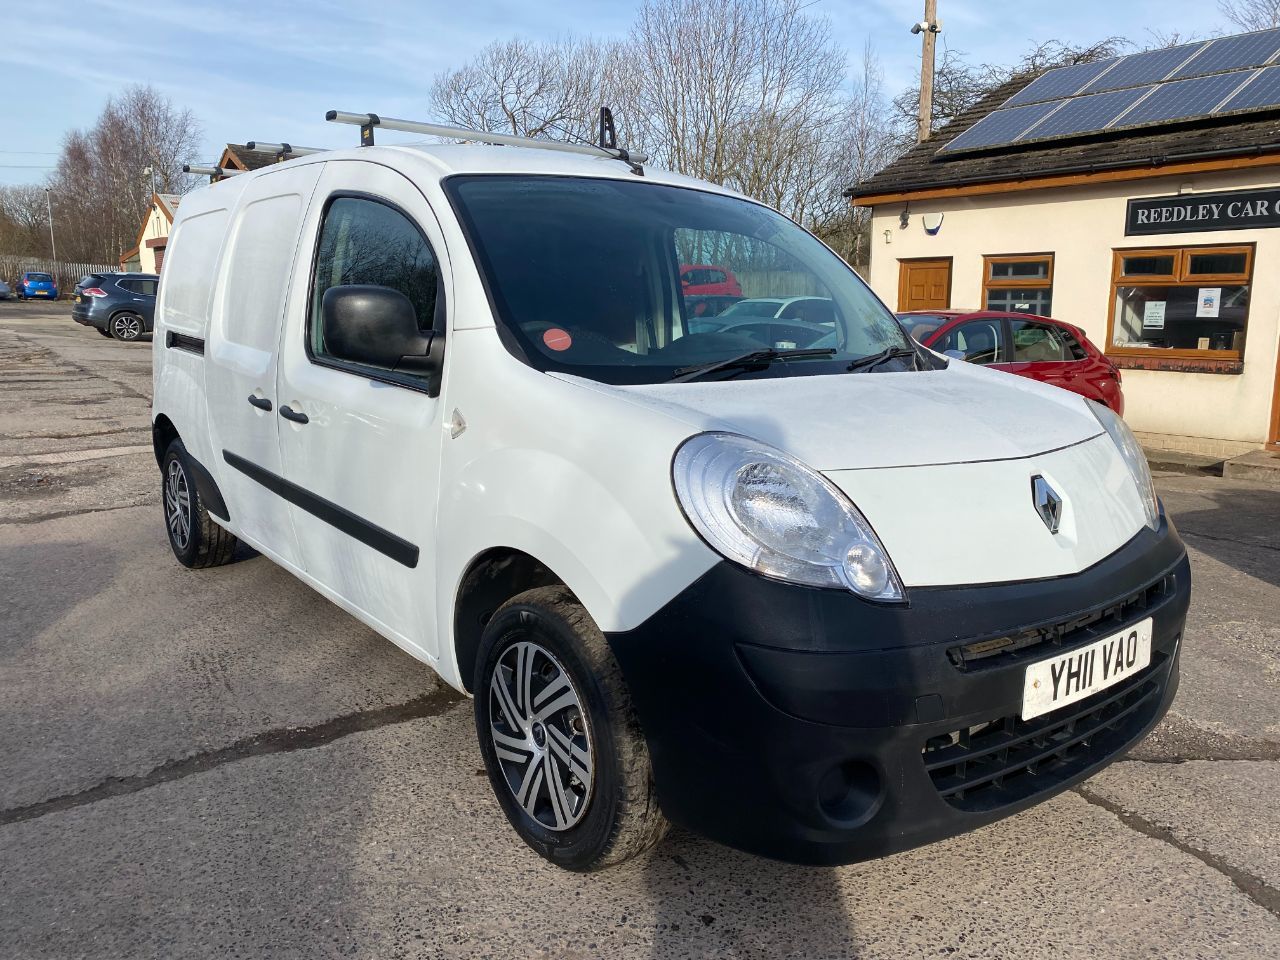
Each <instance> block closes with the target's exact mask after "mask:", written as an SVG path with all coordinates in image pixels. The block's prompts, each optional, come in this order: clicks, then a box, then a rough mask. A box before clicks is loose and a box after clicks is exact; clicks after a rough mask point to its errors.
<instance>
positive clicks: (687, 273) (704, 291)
mask: <svg viewBox="0 0 1280 960" xmlns="http://www.w3.org/2000/svg"><path fill="white" fill-rule="evenodd" d="M680 286H681V287H682V288H683V292H684V294H685V295H686V296H709V297H740V296H742V287H740V286H739V285H738V278H737V277H735V276H734V275H733V271H732V270H730V269H729V268H728V267H718V266H714V265H712V264H703V263H682V264H680Z"/></svg>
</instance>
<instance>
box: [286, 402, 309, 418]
mask: <svg viewBox="0 0 1280 960" xmlns="http://www.w3.org/2000/svg"><path fill="white" fill-rule="evenodd" d="M280 416H282V417H284V418H285V419H286V420H289V421H291V422H293V423H307V422H308V421H309V420H310V419H311V418H310V417H308V416H307V415H306V414H305V413H303V412H302V411H301V410H294V409H293V408H292V407H290V406H289V405H288V404H285V405H284V406H283V407H281V408H280Z"/></svg>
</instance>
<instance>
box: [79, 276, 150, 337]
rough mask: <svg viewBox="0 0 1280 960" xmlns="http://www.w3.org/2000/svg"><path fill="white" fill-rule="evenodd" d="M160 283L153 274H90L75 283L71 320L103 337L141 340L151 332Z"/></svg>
mask: <svg viewBox="0 0 1280 960" xmlns="http://www.w3.org/2000/svg"><path fill="white" fill-rule="evenodd" d="M159 280H160V278H159V277H158V276H156V275H155V274H154V273H91V274H89V275H88V276H86V277H84V278H83V279H82V280H81V281H80V282H79V283H78V284H76V292H75V296H74V300H75V306H73V307H72V308H71V319H73V320H74V321H75V322H76V323H82V324H84V325H85V326H87V327H94V328H96V329H97V331H98V332H99V333H100V334H102V335H103V336H104V337H114V338H115V339H117V340H125V341H130V340H138V339H141V338H142V337H143V336H145V335H147V334H149V333H150V332H151V325H152V322H153V320H154V317H155V308H156V284H157V282H158V281H159Z"/></svg>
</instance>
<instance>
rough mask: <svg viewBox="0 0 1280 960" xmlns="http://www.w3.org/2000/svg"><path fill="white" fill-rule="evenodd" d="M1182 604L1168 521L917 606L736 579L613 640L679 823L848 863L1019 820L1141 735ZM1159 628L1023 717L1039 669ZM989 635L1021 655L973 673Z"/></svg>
mask: <svg viewBox="0 0 1280 960" xmlns="http://www.w3.org/2000/svg"><path fill="white" fill-rule="evenodd" d="M1190 589H1191V576H1190V568H1189V566H1188V563H1187V557H1186V550H1185V548H1184V547H1183V545H1182V542H1181V540H1179V538H1178V535H1177V533H1176V531H1174V529H1173V528H1172V526H1171V525H1170V524H1169V523H1168V522H1167V520H1166V519H1164V518H1163V517H1162V520H1161V526H1160V529H1159V530H1158V531H1154V532H1153V531H1151V530H1149V529H1147V528H1145V527H1144V528H1143V530H1142V532H1141V533H1140V534H1139V535H1137V536H1136V537H1135V538H1134V539H1133V540H1131V541H1130V542H1129V543H1128V544H1127V545H1126V546H1124V547H1123V548H1121V549H1120V550H1119V551H1117V552H1116V553H1115V554H1113V555H1111V556H1110V557H1108V558H1107V559H1105V560H1103V561H1101V562H1100V563H1098V564H1096V565H1094V566H1093V567H1091V568H1090V569H1089V570H1086V571H1084V572H1082V573H1079V574H1076V575H1073V576H1070V577H1060V578H1055V579H1050V580H1039V581H1027V582H1022V583H1006V584H995V585H989V586H971V587H953V588H918V589H914V590H911V591H909V594H908V600H907V603H906V604H903V605H894V606H888V605H883V604H873V603H869V602H866V601H863V600H860V599H859V598H857V597H855V596H854V595H852V594H849V593H843V592H840V591H834V590H817V589H810V588H805V587H799V586H794V585H789V584H783V583H778V582H775V581H771V580H767V579H764V578H762V577H759V576H756V575H754V574H751V573H749V572H748V571H746V570H743V569H742V568H740V567H737V566H734V565H732V564H730V563H728V562H723V563H720V564H718V565H717V566H716V567H714V568H712V570H710V571H709V572H708V573H707V574H706V575H705V576H703V577H702V578H701V579H699V580H698V581H697V582H696V583H694V584H692V585H691V586H690V587H689V588H688V589H686V590H685V591H684V592H683V593H681V594H680V595H679V596H678V597H677V598H675V599H674V600H673V601H672V602H671V603H669V604H668V605H667V606H665V607H664V608H663V609H662V610H660V611H659V612H658V613H656V614H654V615H653V616H652V617H650V618H649V620H647V621H646V622H645V623H644V624H642V625H641V626H640V627H638V628H636V629H635V630H632V631H628V632H625V633H615V634H610V635H608V639H609V642H610V644H611V646H612V648H613V650H614V653H615V655H616V657H617V658H618V661H619V663H620V665H621V666H622V669H623V672H624V674H625V675H626V678H627V682H628V685H629V687H630V690H631V694H632V698H633V701H634V703H635V706H636V710H637V712H638V714H639V718H640V722H641V725H642V727H643V728H644V732H645V736H646V739H647V740H648V743H649V748H650V753H651V755H652V758H653V764H654V774H655V779H656V787H657V792H658V799H659V803H660V804H661V806H662V809H663V811H664V813H665V814H666V815H667V817H668V818H669V819H670V820H672V821H673V822H674V823H677V824H680V825H682V826H685V827H687V828H689V829H692V830H694V831H696V832H698V833H701V834H703V835H705V836H707V837H710V838H711V839H713V840H717V841H720V842H722V843H726V844H728V845H730V846H733V847H737V848H740V849H743V850H746V851H749V852H752V853H758V854H761V855H764V856H769V857H774V858H777V859H781V860H788V861H793V862H798V863H814V864H834V863H848V862H852V861H855V860H863V859H868V858H871V857H878V856H884V855H886V854H889V853H893V852H895V851H899V850H904V849H908V848H910V847H914V846H918V845H920V844H922V843H928V842H931V841H933V840H938V839H942V838H944V837H948V836H952V835H955V834H958V833H962V832H965V831H967V830H972V829H974V828H976V827H979V826H982V825H983V824H986V823H990V822H992V821H993V820H997V819H999V818H1001V817H1004V816H1007V815H1009V814H1011V813H1014V812H1017V811H1018V810H1022V809H1025V808H1026V807H1028V806H1031V805H1032V804H1035V803H1037V802H1039V801H1041V800H1044V799H1047V798H1048V797H1050V796H1053V795H1054V794H1056V793H1059V792H1061V791H1062V790H1064V789H1066V788H1068V787H1069V786H1071V785H1072V784H1074V783H1077V782H1079V781H1080V780H1083V779H1084V778H1086V777H1088V776H1090V775H1091V774H1092V773H1094V772H1096V771H1097V770H1098V769H1100V768H1101V767H1103V766H1105V765H1106V764H1107V763H1109V762H1111V761H1112V760H1114V759H1116V758H1117V757H1118V756H1119V755H1121V754H1122V753H1123V752H1124V751H1125V750H1127V749H1128V748H1129V747H1131V746H1132V745H1133V744H1134V743H1136V742H1137V741H1138V740H1140V739H1141V738H1142V737H1143V736H1145V735H1146V733H1147V732H1148V731H1149V730H1150V729H1151V728H1152V727H1153V726H1154V725H1155V724H1156V723H1157V722H1158V721H1159V720H1160V718H1161V717H1162V716H1163V715H1164V713H1165V711H1166V710H1167V709H1168V707H1169V704H1170V703H1171V702H1172V700H1173V697H1174V694H1175V692H1176V690H1177V685H1178V650H1179V646H1180V642H1181V638H1182V632H1183V624H1184V622H1185V620H1186V613H1187V607H1188V605H1189V602H1190ZM1146 617H1151V618H1152V620H1153V631H1152V659H1151V664H1150V666H1149V667H1147V668H1146V669H1145V670H1143V671H1141V672H1139V673H1135V674H1134V675H1133V676H1132V677H1131V678H1127V679H1126V680H1125V681H1123V682H1122V683H1120V684H1117V685H1115V686H1112V687H1110V688H1107V689H1106V690H1103V691H1100V692H1098V693H1095V694H1094V695H1092V696H1091V697H1089V698H1088V699H1086V700H1083V701H1080V702H1078V703H1076V704H1073V705H1071V706H1069V707H1065V708H1062V709H1059V710H1056V711H1054V712H1052V713H1050V714H1047V715H1045V716H1043V717H1039V718H1036V719H1034V720H1031V721H1027V722H1024V721H1022V720H1020V719H1019V716H1018V715H1019V713H1020V710H1021V704H1022V685H1023V675H1024V672H1025V668H1026V666H1027V665H1028V664H1030V663H1034V662H1036V661H1038V660H1042V659H1045V658H1048V657H1052V656H1058V655H1060V654H1062V653H1066V652H1068V651H1070V650H1073V649H1075V648H1077V647H1081V646H1085V645H1087V644H1089V643H1091V642H1092V641H1094V640H1096V639H1098V638H1100V637H1103V636H1108V635H1110V634H1113V633H1117V632H1119V631H1120V630H1121V629H1123V628H1124V627H1125V626H1127V625H1129V624H1132V623H1136V622H1138V621H1140V620H1143V619H1145V618H1146ZM997 638H1016V640H1015V642H1013V643H1010V644H1008V645H1007V647H1004V648H1002V649H1001V650H1000V652H996V653H990V652H989V651H987V653H986V655H985V656H984V655H981V654H978V655H976V656H975V655H971V653H970V651H973V650H974V649H975V648H974V647H973V645H974V644H975V643H977V644H982V645H984V646H987V647H999V645H1000V643H1001V640H999V639H997ZM993 640H994V641H995V642H994V643H991V644H986V643H985V642H986V641H993ZM1019 644H1024V645H1022V646H1019ZM979 649H980V648H979Z"/></svg>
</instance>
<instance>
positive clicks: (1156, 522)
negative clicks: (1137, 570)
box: [1085, 400, 1160, 530]
mask: <svg viewBox="0 0 1280 960" xmlns="http://www.w3.org/2000/svg"><path fill="white" fill-rule="evenodd" d="M1085 404H1086V405H1087V406H1088V407H1089V409H1090V410H1092V411H1093V415H1094V416H1095V417H1097V418H1098V422H1099V423H1100V424H1102V429H1103V430H1105V431H1107V433H1108V434H1109V435H1110V436H1111V439H1112V440H1114V441H1115V444H1116V447H1117V448H1118V449H1119V450H1120V456H1121V457H1123V458H1124V462H1125V463H1126V464H1127V465H1128V467H1129V473H1130V474H1132V475H1133V482H1134V483H1135V484H1137V486H1138V497H1139V498H1140V499H1141V500H1142V508H1143V510H1145V511H1146V514H1147V526H1148V527H1150V528H1151V529H1152V530H1155V529H1156V528H1157V527H1159V526H1160V505H1159V503H1158V502H1157V500H1156V485H1155V483H1154V482H1153V481H1152V479H1151V467H1149V466H1148V465H1147V457H1146V455H1145V454H1144V453H1143V452H1142V447H1140V446H1139V445H1138V438H1137V437H1135V436H1134V435H1133V431H1132V430H1130V429H1129V425H1128V424H1127V423H1125V422H1124V421H1123V420H1121V419H1120V418H1119V417H1118V416H1117V415H1116V413H1115V411H1114V410H1112V409H1111V408H1110V407H1106V406H1103V405H1102V404H1100V403H1096V402H1094V401H1093V400H1086V401H1085Z"/></svg>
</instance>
